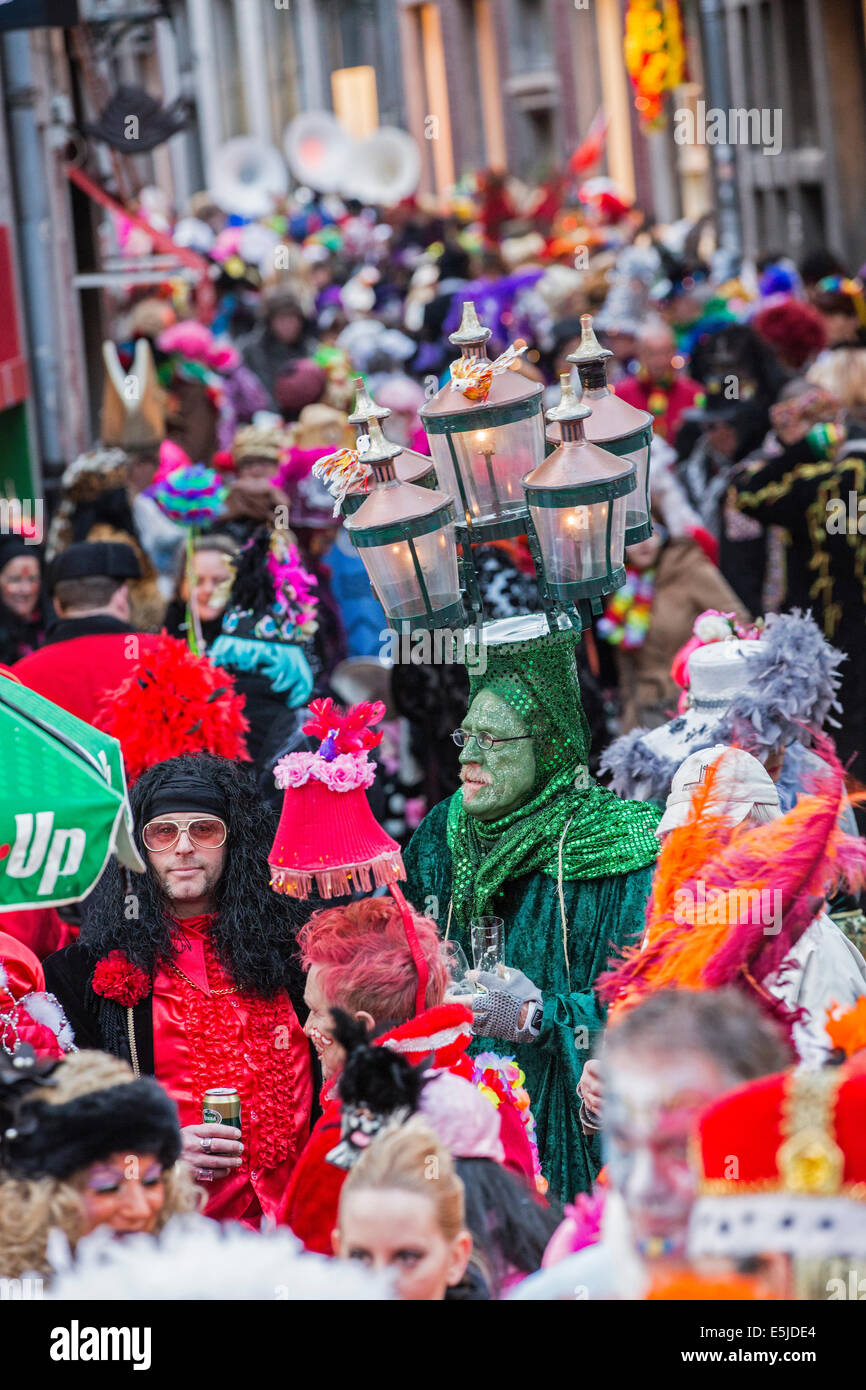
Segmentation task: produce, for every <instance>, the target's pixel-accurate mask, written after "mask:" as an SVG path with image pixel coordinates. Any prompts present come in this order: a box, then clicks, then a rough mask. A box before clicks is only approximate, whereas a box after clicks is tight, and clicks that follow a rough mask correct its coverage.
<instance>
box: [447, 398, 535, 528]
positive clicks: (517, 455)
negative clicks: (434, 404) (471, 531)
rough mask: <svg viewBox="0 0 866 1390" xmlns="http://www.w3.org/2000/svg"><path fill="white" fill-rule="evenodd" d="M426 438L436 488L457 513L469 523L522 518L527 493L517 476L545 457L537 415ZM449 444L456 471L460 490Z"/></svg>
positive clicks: (521, 475) (521, 476)
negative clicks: (450, 499)
mask: <svg viewBox="0 0 866 1390" xmlns="http://www.w3.org/2000/svg"><path fill="white" fill-rule="evenodd" d="M467 423H468V421H467ZM429 439H430V447H431V450H432V453H433V461H434V463H435V465H436V475H437V477H438V479H439V487H440V488H441V490H442V491H443V492H447V493H448V494H449V496H451V497H453V498H454V501H455V503H456V506H457V513H458V516H461V517H462V516H463V514H464V511H465V512H466V513H467V517H466V519H467V523H468V524H469V525H480V524H482V523H485V522H488V523H489V522H496V521H508V520H511V519H513V518H514V517H516V516H525V514H526V494H525V492H524V491H523V487H522V485H521V479H522V478H524V477H525V476H526V474H527V473H529V472H531V470H532V469H533V468H535V467H537V465H538V464H539V463H540V462H541V460H542V458H543V457H544V423H543V420H542V418H541V415H540V414H538V415H532V416H530V417H529V419H528V420H515V421H514V422H513V423H512V424H510V425H497V426H495V427H491V428H488V429H484V428H475V429H467V430H464V431H463V432H462V433H460V434H452V435H444V434H431V435H430V436H429ZM449 440H450V445H449ZM451 445H453V448H454V453H455V455H456V458H457V466H458V468H459V469H460V479H461V481H462V483H463V492H462V493H461V490H460V486H459V483H458V479H457V476H456V473H455V470H454V460H453V458H452V456H451Z"/></svg>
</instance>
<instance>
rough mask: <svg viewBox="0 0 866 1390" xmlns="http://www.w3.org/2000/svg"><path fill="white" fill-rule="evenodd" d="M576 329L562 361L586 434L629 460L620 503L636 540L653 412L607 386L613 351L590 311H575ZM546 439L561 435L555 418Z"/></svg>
mask: <svg viewBox="0 0 866 1390" xmlns="http://www.w3.org/2000/svg"><path fill="white" fill-rule="evenodd" d="M580 330H581V339H580V347H578V348H577V349H576V350H575V351H574V352H570V353H569V354H568V357H567V358H566V361H568V362H573V363H574V365H575V366H576V368H577V374H578V377H579V378H580V385H581V391H582V395H581V400H582V401H583V403H584V405H588V406H589V407H590V408H591V410H592V418H591V419H588V420H587V423H586V437H587V439H588V440H590V442H591V443H593V444H599V445H601V447H602V448H603V449H605V450H606V451H607V452H608V453H609V454H616V455H618V457H620V458H627V459H629V460H630V461H631V462H632V463H633V464H634V469H635V474H636V476H637V486H636V489H635V491H634V493H633V494H632V495H631V496H630V497H629V500H628V505H627V507H626V518H625V543H626V545H636V544H637V542H638V541H643V540H646V538H647V537H648V536H650V535H652V520H651V518H650V496H649V493H650V487H649V469H650V447H651V445H652V427H653V417H652V415H651V414H650V412H649V411H648V410H638V409H637V407H636V406H633V405H629V403H628V401H624V400H621V399H620V397H619V396H617V395H615V394H614V393H613V391H611V389H610V387H609V385H608V382H607V363H608V361H609V359H610V358H611V357H613V353H612V352H611V351H610V349H609V348H605V347H602V345H601V343H600V342H599V341H598V338H597V337H596V336H595V330H594V329H593V326H592V315H591V314H581V316H580ZM548 419H550V416H548ZM547 438H548V440H549V441H550V442H551V443H557V442H558V441H559V439H560V438H561V435H560V428H559V424H558V422H557V421H553V422H552V423H551V428H550V429H549V430H548V432H547ZM621 582H622V581H621ZM612 587H613V588H616V587H617V586H616V585H613V586H612Z"/></svg>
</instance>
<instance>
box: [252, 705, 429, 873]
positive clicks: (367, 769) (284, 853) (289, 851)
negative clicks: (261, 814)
mask: <svg viewBox="0 0 866 1390" xmlns="http://www.w3.org/2000/svg"><path fill="white" fill-rule="evenodd" d="M310 713H311V716H312V718H311V719H310V720H309V721H308V723H306V724H305V725H304V733H306V734H312V735H313V737H317V738H320V739H321V740H322V743H321V746H320V747H319V749H318V752H315V753H310V752H303V753H289V754H288V755H287V756H286V757H285V758H281V759H280V761H279V762H278V763H277V765H276V767H275V769H274V779H275V781H276V784H277V786H278V787H282V788H283V790H284V792H285V796H284V798H283V812H282V815H281V816H280V824H279V826H278V828H277V833H276V836H275V838H274V843H273V845H272V847H271V852H270V854H269V855H268V865H269V867H270V870H271V874H272V878H271V887H272V888H273V889H274V891H275V892H277V893H288V894H289V896H290V897H293V898H307V897H309V896H310V894H311V893H313V892H316V893H317V894H318V896H319V897H321V898H334V897H344V896H346V895H347V894H349V893H353V892H356V891H357V890H359V889H361V890H363V891H364V892H366V893H369V892H370V891H371V890H372V889H373V888H376V887H379V886H380V885H382V884H389V883H396V882H397V880H398V879H405V877H406V870H405V868H404V867H403V858H402V855H401V854H400V846H399V845H398V844H397V841H396V840H392V839H391V837H390V835H386V834H385V831H384V830H383V829H382V827H381V826H380V825H379V823H378V821H377V820H376V818H375V816H374V815H373V812H372V811H371V810H370V803H369V802H368V800H367V791H366V789H367V787H369V786H372V784H373V781H374V779H375V776H376V768H375V765H374V764H373V763H372V762H371V761H370V759H369V758H368V756H367V755H368V752H369V751H370V750H371V749H373V748H375V747H376V746H377V745H378V744H379V743H381V741H382V735H381V733H374V731H373V730H372V729H371V728H370V727H369V725H370V724H373V723H376V722H377V721H378V720H380V719H381V718H382V717H383V715H384V713H385V706H384V705H383V704H382V703H381V701H377V702H376V703H375V704H371V703H370V702H369V701H364V702H363V703H361V704H359V705H353V706H352V708H351V709H350V710H349V711H348V712H347V713H346V714H341V713H340V711H339V709H338V708H337V707H336V706H335V705H334V702H333V700H314V701H313V703H312V704H311V706H310Z"/></svg>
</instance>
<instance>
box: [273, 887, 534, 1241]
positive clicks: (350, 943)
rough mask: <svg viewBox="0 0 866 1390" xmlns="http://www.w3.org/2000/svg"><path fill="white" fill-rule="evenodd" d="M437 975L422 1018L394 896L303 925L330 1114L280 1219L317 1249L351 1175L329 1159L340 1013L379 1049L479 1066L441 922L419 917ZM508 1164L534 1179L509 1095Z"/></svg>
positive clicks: (502, 1108) (337, 1106) (462, 1070)
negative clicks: (457, 999) (452, 996)
mask: <svg viewBox="0 0 866 1390" xmlns="http://www.w3.org/2000/svg"><path fill="white" fill-rule="evenodd" d="M413 921H414V925H415V930H416V932H417V935H418V944H419V947H420V950H421V952H422V954H423V956H424V959H425V961H426V963H427V969H428V971H429V978H428V981H427V992H426V996H425V1001H424V1002H425V1005H426V1007H425V1008H424V1009H423V1011H422V1012H420V1013H418V1014H416V1013H415V991H416V981H417V978H418V976H417V971H416V968H415V965H414V962H413V958H412V953H411V951H410V948H409V943H408V941H407V938H406V932H405V929H404V926H403V920H402V917H401V915H400V910H399V908H398V906H397V904H396V902H394V901H393V900H392V899H391V898H364V899H362V900H361V901H360V902H351V903H348V904H346V905H345V906H342V907H329V908H325V909H324V910H323V911H321V912H316V913H314V914H313V916H312V917H311V918H310V920H309V921H308V922H307V923H306V924H305V926H304V927H303V928H302V929H301V931H300V933H299V935H298V944H299V946H300V950H301V958H302V961H303V964H304V968H305V969H306V971H307V985H306V990H305V992H304V1000H305V1002H306V1004H307V1007H308V1008H309V1011H310V1012H309V1015H308V1017H307V1021H306V1023H305V1025H304V1031H305V1032H306V1034H307V1037H308V1038H309V1039H310V1041H311V1042H312V1044H313V1046H314V1047H315V1049H316V1052H317V1054H318V1057H319V1060H320V1062H321V1064H322V1073H323V1076H324V1083H325V1084H324V1086H323V1088H322V1095H321V1104H322V1110H323V1114H322V1116H321V1118H320V1119H319V1121H318V1123H317V1124H316V1126H315V1128H314V1130H313V1133H312V1135H311V1136H310V1140H309V1142H308V1144H307V1146H306V1148H305V1149H304V1151H303V1153H302V1154H301V1157H300V1159H299V1161H298V1164H297V1167H296V1169H295V1172H294V1174H293V1176H292V1180H291V1182H290V1184H289V1187H288V1189H287V1191H286V1196H285V1199H284V1201H283V1204H282V1208H281V1210H280V1214H279V1220H280V1221H282V1222H284V1223H285V1224H286V1225H288V1226H291V1228H292V1230H293V1231H294V1232H295V1235H296V1236H298V1237H299V1238H300V1239H301V1240H302V1241H303V1242H304V1244H305V1245H306V1246H307V1248H308V1249H310V1250H316V1251H318V1252H319V1253H320V1254H323V1255H324V1254H330V1252H331V1232H332V1231H333V1229H334V1226H335V1224H336V1217H337V1207H338V1204H339V1197H340V1190H341V1188H342V1185H343V1181H344V1179H345V1171H344V1170H342V1169H340V1168H337V1167H335V1166H334V1165H333V1164H331V1163H328V1162H327V1159H326V1156H327V1154H328V1153H329V1152H330V1151H331V1150H332V1149H333V1148H334V1146H335V1145H336V1144H337V1143H338V1142H339V1139H340V1132H341V1116H342V1103H341V1101H340V1099H339V1097H338V1096H337V1094H336V1080H337V1076H338V1074H339V1072H340V1068H341V1067H342V1064H343V1052H342V1049H341V1048H340V1046H339V1044H338V1043H337V1042H336V1040H335V1038H334V1033H333V1022H332V1010H333V1009H334V1008H335V1007H336V1008H339V1009H342V1010H343V1011H344V1012H345V1013H347V1014H349V1015H350V1016H351V1017H353V1018H355V1019H357V1020H358V1021H360V1022H362V1023H364V1024H365V1025H366V1027H367V1030H368V1034H370V1035H371V1036H372V1037H373V1039H374V1042H375V1045H376V1046H380V1047H381V1046H385V1047H389V1048H391V1049H393V1050H394V1051H396V1052H398V1053H400V1054H401V1055H402V1056H403V1057H405V1058H406V1059H407V1060H408V1061H410V1062H412V1063H413V1065H419V1064H420V1063H421V1062H425V1064H426V1065H427V1066H429V1067H433V1068H436V1069H437V1070H442V1071H449V1072H453V1073H454V1074H456V1075H457V1076H463V1077H465V1078H466V1079H467V1080H471V1079H472V1077H473V1071H474V1069H473V1064H472V1062H471V1060H470V1058H469V1057H468V1056H467V1053H466V1049H467V1047H468V1045H469V1042H470V1041H471V1038H472V1014H471V1012H470V1010H469V1009H467V1008H466V1007H464V1005H463V1004H459V1003H454V1002H449V1001H447V1000H446V990H447V987H448V970H447V968H446V964H445V961H444V959H443V957H442V955H441V952H440V950H439V936H438V933H437V931H436V926H435V924H434V923H433V922H432V921H431V920H430V919H429V918H428V917H421V916H419V915H418V914H414V915H413ZM498 1110H499V1117H500V1135H501V1139H502V1144H503V1148H504V1151H505V1166H506V1167H510V1168H511V1169H512V1170H513V1171H515V1172H516V1173H518V1174H522V1175H523V1176H524V1177H525V1178H526V1179H527V1181H528V1182H530V1183H531V1182H532V1181H533V1171H534V1165H533V1159H532V1151H531V1147H530V1144H529V1140H528V1138H527V1135H526V1130H525V1128H524V1125H523V1121H522V1119H521V1113H520V1111H519V1110H518V1109H517V1106H516V1105H515V1104H514V1102H513V1101H512V1100H511V1099H510V1097H508V1096H504V1097H502V1098H501V1099H500V1103H499V1106H498Z"/></svg>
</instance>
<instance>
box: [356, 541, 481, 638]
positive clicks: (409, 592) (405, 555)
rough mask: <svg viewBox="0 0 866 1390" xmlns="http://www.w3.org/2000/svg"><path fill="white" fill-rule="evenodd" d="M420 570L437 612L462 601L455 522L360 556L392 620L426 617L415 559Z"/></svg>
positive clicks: (368, 548) (369, 549) (369, 548)
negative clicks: (410, 540)
mask: <svg viewBox="0 0 866 1390" xmlns="http://www.w3.org/2000/svg"><path fill="white" fill-rule="evenodd" d="M413 547H414V552H415V557H416V558H417V562H418V566H419V567H420V569H421V574H422V576H423V581H424V585H426V589H427V602H428V603H429V606H430V608H431V609H432V610H433V611H434V612H438V611H439V610H440V609H444V608H448V607H450V606H451V605H452V604H454V603H457V602H458V600H459V598H460V583H459V579H458V574H457V547H456V541H455V536H454V522H453V521H449V522H447V523H446V524H445V526H443V527H441V529H440V530H438V531H428V533H427V535H426V536H419V537H417V538H416V539H413V541H412V543H411V546H410V543H409V541H404V540H401V541H392V542H391V543H389V544H388V545H373V546H364V547H363V548H362V549H361V550H360V551H359V554H360V555H361V558H362V559H363V561H364V564H365V565H366V567H367V573H368V574H369V576H370V580H371V582H372V584H373V587H374V588H375V590H376V593H377V595H378V597H379V600H380V602H381V604H382V607H383V608H384V609H385V612H386V613H387V615H388V618H389V619H392V620H394V621H399V620H400V619H401V618H418V617H422V616H424V615H425V614H426V613H427V611H428V608H427V604H425V601H424V588H423V586H422V582H421V579H420V578H419V575H418V570H417V569H416V566H415V561H414V560H413V556H412V549H413Z"/></svg>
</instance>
